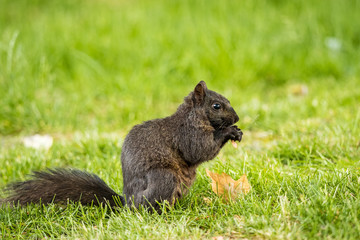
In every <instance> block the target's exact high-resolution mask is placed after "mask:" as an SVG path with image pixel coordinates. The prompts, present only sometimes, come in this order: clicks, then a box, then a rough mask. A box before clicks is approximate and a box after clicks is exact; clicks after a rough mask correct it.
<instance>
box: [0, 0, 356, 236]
mask: <svg viewBox="0 0 360 240" xmlns="http://www.w3.org/2000/svg"><path fill="white" fill-rule="evenodd" d="M0 6H1V7H0V166H1V167H0V187H3V186H5V185H6V184H7V183H9V182H11V181H15V180H19V179H20V180H22V179H25V178H26V175H28V174H29V173H30V172H31V171H32V170H42V169H46V168H47V167H73V168H79V169H85V170H87V171H90V172H93V173H96V174H98V175H99V176H100V177H101V178H103V179H104V180H105V182H107V183H109V185H110V186H111V187H112V188H113V189H115V190H116V191H117V192H121V191H122V175H121V164H120V160H119V156H120V154H121V145H122V140H123V138H124V136H125V135H126V133H127V132H128V131H129V129H130V128H131V127H132V126H133V125H135V124H138V123H140V122H142V121H145V120H148V119H152V118H158V117H164V116H167V115H170V114H171V113H173V112H174V111H175V110H176V107H177V106H178V105H179V104H180V103H181V102H182V99H183V97H184V96H186V95H187V94H188V93H189V92H190V91H191V90H192V89H193V87H194V86H195V84H196V83H197V82H198V81H200V80H205V81H206V82H207V84H208V87H209V88H210V89H212V90H216V91H218V92H220V93H222V94H223V95H225V96H226V97H227V98H229V99H230V100H231V103H232V105H233V106H234V108H235V110H236V111H237V112H238V114H239V116H240V121H239V126H240V127H241V128H242V129H244V139H243V141H242V142H241V143H240V144H239V148H238V149H234V148H232V147H231V146H230V145H229V146H225V148H224V149H223V150H222V151H221V153H220V154H219V156H218V157H217V158H216V159H215V160H213V161H211V162H208V163H206V164H204V165H202V166H201V167H200V168H199V171H198V177H197V180H196V182H195V184H194V186H193V187H192V189H191V191H190V193H189V195H188V196H187V197H185V199H183V200H182V201H181V202H180V203H179V204H178V205H177V206H175V207H174V208H171V209H170V210H168V211H167V212H166V213H164V214H162V215H157V214H149V213H147V212H144V211H142V210H141V209H140V210H139V211H137V212H132V211H129V210H128V209H122V210H120V211H118V212H111V211H110V210H108V209H106V208H95V207H82V206H80V205H77V204H72V205H69V206H68V207H66V208H65V207H64V206H57V205H51V206H43V207H41V206H28V207H25V208H16V209H8V208H3V209H0V231H1V233H0V234H1V237H0V238H4V239H6V238H15V239H29V238H30V239H31V238H32V239H40V238H69V239H200V238H205V239H206V238H208V239H211V238H213V237H217V236H223V237H224V238H225V239H226V238H242V237H243V238H248V239H359V238H360V199H359V193H360V163H359V160H360V137H359V136H360V105H359V103H360V87H359V86H360V65H359V62H360V28H359V26H358V24H357V23H359V22H360V14H359V12H360V1H358V0H348V1H340V2H339V1H335V0H329V1H310V0H306V1H281V0H277V1H264V0H258V1H222V2H221V1H200V0H196V1H189V0H185V1H161V0H155V1H146V0H139V1H113V0H89V1H81V0H61V1H60V0H53V1H48V0H34V1H27V0H17V1H13V0H0ZM334 42H335V44H334ZM337 44H338V46H337ZM299 84H302V85H305V86H307V88H308V93H304V94H300V95H296V94H294V91H296V89H298V88H299V87H298V86H299ZM294 88H295V90H293V89H294ZM36 133H40V134H50V135H52V136H53V137H54V145H53V146H52V148H51V149H50V150H48V151H38V150H32V149H29V148H25V147H24V146H23V144H22V138H23V137H24V136H27V135H32V134H36ZM205 168H209V169H210V170H212V171H216V172H219V173H221V172H226V173H228V174H229V175H231V176H232V177H233V178H238V177H240V176H241V175H242V174H243V173H246V174H247V175H248V178H249V181H250V184H251V185H252V190H251V192H250V194H249V195H247V196H246V197H244V198H241V199H239V200H237V201H236V202H233V203H230V204H225V203H224V202H222V201H221V200H220V199H219V198H218V197H217V196H216V195H215V194H214V193H212V192H211V190H210V180H209V179H208V177H207V176H206V174H205ZM204 199H210V202H209V201H207V200H204Z"/></svg>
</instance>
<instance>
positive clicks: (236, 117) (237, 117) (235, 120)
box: [231, 108, 239, 123]
mask: <svg viewBox="0 0 360 240" xmlns="http://www.w3.org/2000/svg"><path fill="white" fill-rule="evenodd" d="M231 111H232V112H233V114H234V123H236V122H237V121H239V116H238V115H237V114H236V112H235V110H234V109H233V108H231Z"/></svg>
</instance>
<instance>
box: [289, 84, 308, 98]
mask: <svg viewBox="0 0 360 240" xmlns="http://www.w3.org/2000/svg"><path fill="white" fill-rule="evenodd" d="M289 91H290V93H291V94H292V95H295V96H305V95H307V94H308V93H309V88H308V87H307V86H306V85H304V84H293V85H291V86H290V87H289Z"/></svg>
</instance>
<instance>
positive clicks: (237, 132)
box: [228, 125, 243, 142]
mask: <svg viewBox="0 0 360 240" xmlns="http://www.w3.org/2000/svg"><path fill="white" fill-rule="evenodd" d="M228 129H229V130H228V131H229V135H228V136H229V139H230V140H234V141H239V142H240V141H241V138H242V135H243V132H242V131H241V129H240V128H238V126H236V125H233V126H231V127H229V128H228Z"/></svg>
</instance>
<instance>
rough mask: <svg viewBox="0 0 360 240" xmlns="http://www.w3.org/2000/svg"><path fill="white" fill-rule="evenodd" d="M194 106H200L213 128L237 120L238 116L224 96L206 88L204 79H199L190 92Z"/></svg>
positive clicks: (224, 125)
mask: <svg viewBox="0 0 360 240" xmlns="http://www.w3.org/2000/svg"><path fill="white" fill-rule="evenodd" d="M192 101H193V104H194V106H195V108H202V109H203V110H204V111H205V114H206V116H207V118H208V120H209V121H210V123H211V125H212V126H213V127H214V128H215V129H218V128H224V127H229V126H231V125H233V124H234V123H236V122H237V121H239V117H238V115H237V114H236V112H235V110H234V109H233V108H232V106H231V105H230V102H229V100H227V99H226V98H225V97H224V96H222V95H220V94H218V93H216V92H214V91H211V90H209V89H208V88H207V86H206V83H205V82H204V81H200V82H199V83H198V84H197V85H196V87H195V89H194V92H193V94H192Z"/></svg>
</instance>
